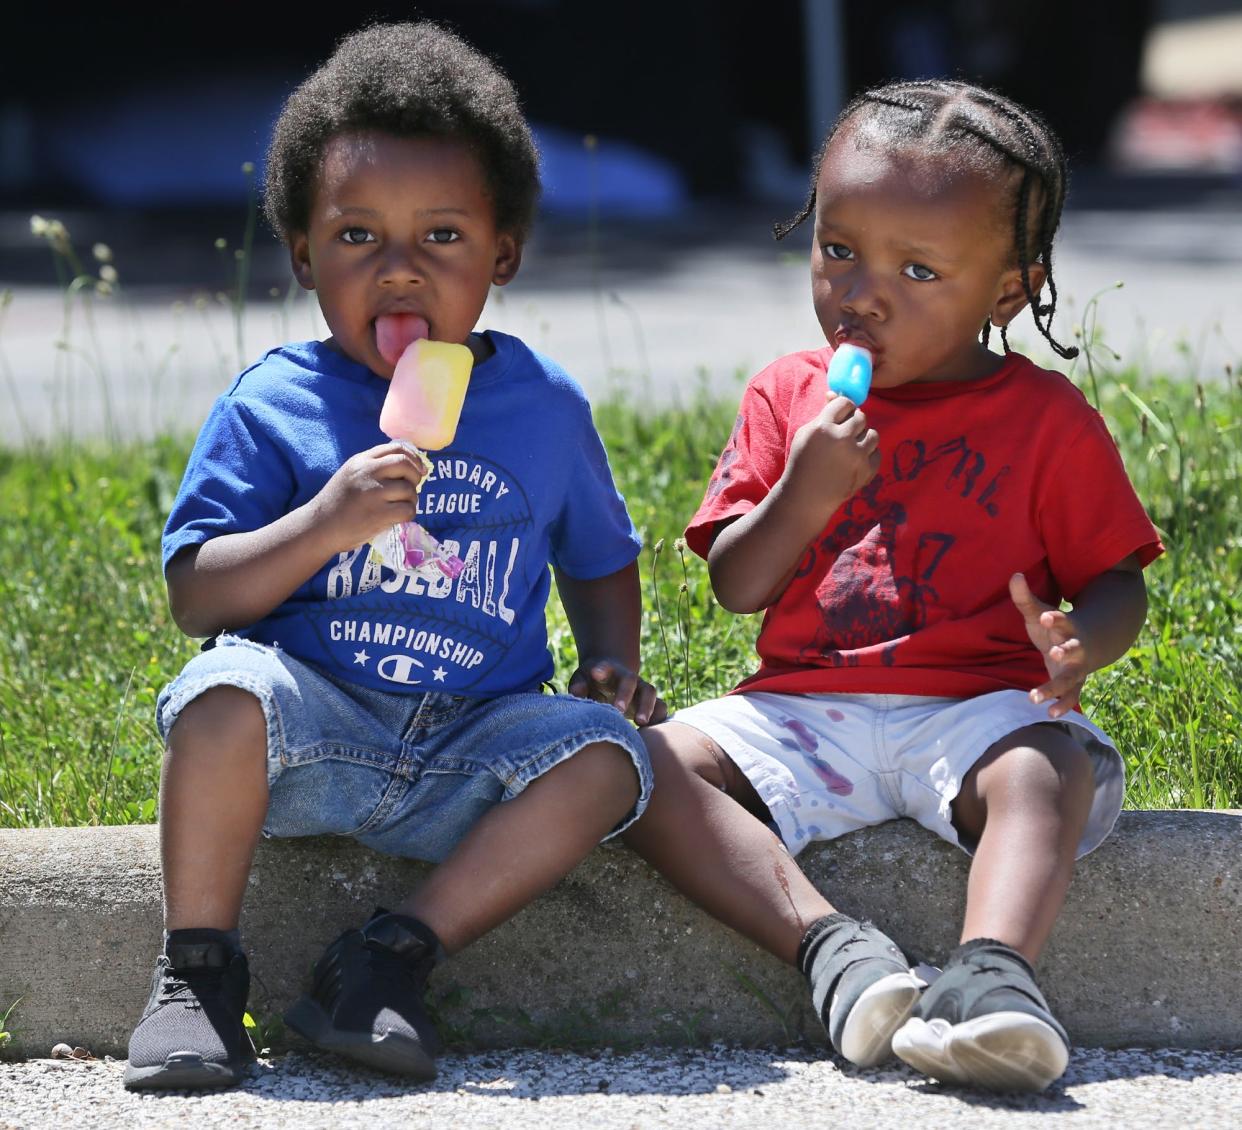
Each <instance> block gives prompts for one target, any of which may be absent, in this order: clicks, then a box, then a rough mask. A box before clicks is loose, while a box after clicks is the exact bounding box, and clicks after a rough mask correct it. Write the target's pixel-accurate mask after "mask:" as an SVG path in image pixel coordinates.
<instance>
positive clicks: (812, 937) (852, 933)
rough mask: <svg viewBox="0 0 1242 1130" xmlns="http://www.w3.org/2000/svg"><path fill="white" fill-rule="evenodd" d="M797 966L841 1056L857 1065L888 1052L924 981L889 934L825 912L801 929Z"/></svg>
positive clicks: (880, 1059)
mask: <svg viewBox="0 0 1242 1130" xmlns="http://www.w3.org/2000/svg"><path fill="white" fill-rule="evenodd" d="M798 968H799V969H801V970H802V972H803V973H804V974H805V975H806V979H807V980H808V981H809V982H810V985H811V999H812V1000H813V1001H814V1003H815V1011H816V1012H817V1013H818V1014H819V1018H820V1020H822V1021H823V1024H824V1027H825V1028H826V1029H827V1031H828V1038H829V1039H830V1040H831V1041H832V1046H833V1047H834V1048H836V1050H837V1051H838V1052H839V1053H840V1054H841V1055H843V1056H844V1057H845V1058H846V1059H848V1060H849V1061H850V1062H851V1063H856V1064H858V1066H859V1067H873V1066H875V1064H877V1063H881V1062H883V1061H884V1060H885V1059H887V1058H888V1057H889V1056H890V1055H892V1038H893V1033H894V1032H895V1031H897V1029H898V1028H900V1027H901V1025H902V1023H903V1022H904V1021H905V1019H906V1017H907V1016H909V1015H910V1013H911V1011H912V1010H913V1009H914V1006H915V1005H916V1004H917V1003H918V999H919V993H920V992H921V991H922V989H923V987H924V984H925V982H924V981H922V980H921V979H920V978H919V977H916V976H915V975H914V974H913V973H912V972H911V971H910V963H909V962H908V961H907V960H906V959H905V956H904V955H903V954H902V952H901V950H899V949H898V948H897V946H896V944H895V943H894V942H893V940H892V939H891V938H889V937H888V936H887V935H885V934H883V933H881V932H880V931H879V930H877V929H876V928H875V927H874V926H873V925H872V924H871V923H870V922H858V921H856V920H855V919H853V918H850V917H849V916H848V915H845V914H830V915H828V917H826V918H820V919H819V920H817V921H816V922H813V923H812V924H811V927H810V929H808V930H807V932H806V935H805V937H803V939H802V944H801V945H800V946H799V947H798Z"/></svg>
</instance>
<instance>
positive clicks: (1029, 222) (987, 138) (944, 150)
mask: <svg viewBox="0 0 1242 1130" xmlns="http://www.w3.org/2000/svg"><path fill="white" fill-rule="evenodd" d="M847 123H848V124H850V125H851V126H854V127H856V128H857V129H859V130H861V131H863V132H864V133H865V135H866V137H867V139H868V140H869V141H874V142H878V143H880V144H885V145H891V146H893V147H903V148H906V147H912V146H914V145H915V144H916V143H917V144H920V145H922V146H923V147H925V148H926V150H927V151H928V152H930V153H935V154H937V155H944V156H947V157H949V158H951V159H952V160H955V161H961V162H963V163H964V164H965V163H970V162H973V163H975V164H976V165H978V166H981V167H982V168H983V169H985V170H988V171H995V170H1001V169H1015V170H1019V171H1020V172H1021V177H1020V179H1019V182H1018V187H1017V191H1016V193H1015V196H1014V200H1013V233H1014V248H1015V250H1016V252H1017V256H1018V268H1019V270H1020V272H1021V276H1022V289H1023V290H1024V291H1025V293H1026V297H1027V301H1028V303H1029V304H1030V307H1031V317H1032V318H1033V319H1034V320H1035V327H1036V329H1038V330H1039V332H1040V333H1041V334H1042V335H1043V336H1044V339H1045V340H1046V341H1047V342H1048V344H1049V345H1050V346H1051V347H1052V349H1053V350H1054V351H1055V352H1056V354H1057V355H1058V356H1060V357H1063V358H1066V359H1069V358H1071V357H1077V356H1078V350H1077V349H1076V348H1074V347H1073V346H1065V345H1062V344H1061V343H1060V342H1059V341H1057V339H1056V338H1055V337H1053V336H1052V319H1053V317H1054V315H1055V314H1056V309H1057V287H1056V283H1055V282H1054V281H1053V277H1052V241H1053V237H1054V236H1055V235H1056V232H1057V228H1058V227H1059V226H1060V224H1061V210H1062V208H1063V206H1064V204H1065V190H1066V182H1067V180H1068V170H1067V168H1066V162H1065V153H1064V151H1063V150H1062V148H1061V143H1060V141H1059V140H1058V139H1057V136H1056V134H1055V133H1054V132H1053V131H1052V129H1051V128H1050V127H1049V126H1048V124H1047V123H1046V122H1045V121H1044V120H1043V118H1041V117H1040V116H1039V115H1038V114H1036V113H1035V112H1034V111H1032V110H1028V109H1026V108H1024V107H1022V106H1019V105H1017V103H1015V102H1013V101H1011V100H1010V99H1008V98H1006V97H1005V96H1004V95H1002V94H998V93H997V92H996V91H992V90H987V89H985V88H983V87H980V86H974V85H972V84H970V83H965V82H957V81H953V80H948V79H920V80H917V81H911V82H898V83H890V84H889V85H887V86H881V87H876V88H874V89H872V90H867V91H864V92H863V93H862V94H859V95H857V96H856V97H855V98H854V99H853V100H852V101H851V102H850V103H849V105H848V106H846V107H845V109H844V110H842V111H841V114H840V115H839V116H838V118H837V120H836V121H835V122H834V123H833V125H832V128H831V129H830V130H829V131H828V134H827V136H826V137H825V138H824V142H823V144H822V145H821V146H820V148H819V152H818V153H817V154H816V156H815V164H814V168H813V169H812V173H811V186H810V191H809V192H808V193H807V198H806V202H805V203H804V204H803V206H802V208H801V210H800V211H799V212H798V213H797V214H796V215H795V216H793V217H792V219H789V220H787V221H785V222H784V223H777V224H774V225H773V226H772V233H773V235H774V236H775V237H776V238H777V239H784V238H785V236H787V235H788V234H789V233H790V232H791V231H793V230H794V228H796V227H797V226H798V225H799V224H801V223H802V221H803V220H805V219H806V218H807V217H808V216H810V215H811V214H812V213H813V212H814V211H815V186H816V184H818V182H819V174H820V171H821V168H822V166H823V161H824V155H825V154H826V153H827V152H828V148H829V146H830V145H831V144H832V142H833V139H834V138H835V137H836V135H837V133H838V131H839V130H840V129H841V128H842V127H843V126H844V125H846V124H847ZM1032 212H1033V216H1032ZM1036 263H1037V264H1039V265H1040V266H1042V267H1043V268H1044V273H1045V277H1046V281H1047V284H1048V295H1049V301H1048V302H1047V303H1041V302H1040V301H1039V295H1038V294H1036V293H1035V291H1034V290H1033V288H1032V287H1031V270H1030V269H1031V266H1032V265H1033V264H1036ZM990 331H991V326H990V324H989V323H986V322H985V323H984V325H983V327H982V333H981V340H982V342H983V344H984V345H986V344H987V343H988V338H989V336H990ZM1001 341H1002V343H1003V344H1004V346H1005V350H1006V351H1008V349H1009V340H1008V336H1007V334H1006V332H1005V330H1004V329H1002V330H1001Z"/></svg>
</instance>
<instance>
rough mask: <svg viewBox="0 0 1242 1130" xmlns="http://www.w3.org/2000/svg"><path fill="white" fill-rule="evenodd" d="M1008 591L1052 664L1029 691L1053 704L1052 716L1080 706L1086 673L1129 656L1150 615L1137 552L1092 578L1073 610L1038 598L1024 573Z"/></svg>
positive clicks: (1016, 576)
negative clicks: (1043, 680) (1045, 678)
mask: <svg viewBox="0 0 1242 1130" xmlns="http://www.w3.org/2000/svg"><path fill="white" fill-rule="evenodd" d="M1009 593H1010V596H1011V597H1012V598H1013V602H1014V604H1016V605H1017V607H1018V611H1020V612H1021V613H1022V617H1023V619H1024V620H1025V621H1026V631H1027V634H1028V635H1029V636H1030V637H1031V642H1032V643H1033V644H1034V645H1035V646H1036V647H1037V648H1039V650H1040V653H1041V654H1042V655H1043V657H1044V666H1046V667H1047V668H1048V675H1049V680H1048V682H1046V683H1044V684H1043V686H1039V687H1036V688H1035V689H1034V690H1033V691H1031V699H1032V701H1034V702H1050V703H1051V705H1050V706H1049V707H1048V716H1049V717H1050V718H1060V717H1061V716H1062V715H1063V714H1067V713H1068V712H1069V711H1071V710H1073V709H1075V708H1076V707H1077V706H1078V700H1079V695H1080V694H1081V693H1082V688H1083V684H1084V683H1085V682H1086V681H1087V676H1088V675H1090V674H1091V673H1092V672H1093V671H1098V670H1099V669H1100V668H1101V667H1107V666H1108V665H1109V664H1110V663H1113V662H1115V661H1116V660H1118V659H1120V658H1121V657H1122V656H1123V655H1125V653H1126V652H1127V651H1128V650H1129V648H1130V645H1131V644H1132V643H1133V642H1134V641H1135V640H1136V639H1137V638H1138V634H1139V632H1140V631H1141V630H1142V627H1143V622H1144V620H1145V619H1146V618H1147V586H1146V585H1145V584H1144V583H1143V570H1142V567H1141V566H1140V565H1139V561H1138V557H1137V555H1135V554H1131V555H1130V556H1129V557H1127V558H1125V560H1123V561H1119V562H1118V563H1117V564H1116V565H1114V566H1113V567H1112V568H1111V569H1109V570H1107V571H1106V572H1103V573H1101V574H1100V575H1099V576H1098V577H1096V578H1095V579H1094V580H1093V581H1091V582H1089V583H1088V584H1087V585H1086V586H1085V587H1084V588H1083V589H1082V591H1081V592H1079V593H1078V594H1077V595H1076V596H1075V597H1074V608H1073V611H1072V612H1068V613H1067V612H1062V611H1061V610H1060V609H1059V608H1054V607H1053V606H1052V605H1050V604H1045V603H1044V602H1043V601H1042V600H1039V599H1038V598H1037V597H1036V596H1035V595H1034V593H1032V592H1031V589H1030V586H1029V585H1027V583H1026V578H1025V577H1024V576H1023V575H1022V574H1021V573H1015V574H1014V576H1013V578H1012V579H1011V580H1010V582H1009Z"/></svg>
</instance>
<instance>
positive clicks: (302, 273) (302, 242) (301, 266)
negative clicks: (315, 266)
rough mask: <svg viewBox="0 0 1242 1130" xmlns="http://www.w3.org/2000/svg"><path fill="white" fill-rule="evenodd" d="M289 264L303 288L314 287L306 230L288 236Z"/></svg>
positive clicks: (308, 239)
mask: <svg viewBox="0 0 1242 1130" xmlns="http://www.w3.org/2000/svg"><path fill="white" fill-rule="evenodd" d="M289 265H290V266H291V267H292V268H293V277H294V278H295V279H297V280H298V285H299V286H300V287H301V288H302V289H303V290H314V289H315V274H314V272H313V271H312V270H311V261H310V236H308V235H307V234H306V232H294V233H293V234H292V235H291V236H290V237H289Z"/></svg>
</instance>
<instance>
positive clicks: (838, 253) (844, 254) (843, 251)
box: [824, 243, 854, 259]
mask: <svg viewBox="0 0 1242 1130" xmlns="http://www.w3.org/2000/svg"><path fill="white" fill-rule="evenodd" d="M824 254H825V255H826V256H827V257H828V258H829V259H853V258H854V252H852V251H851V250H850V249H849V248H848V247H846V246H845V244H844V243H825V244H824Z"/></svg>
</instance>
